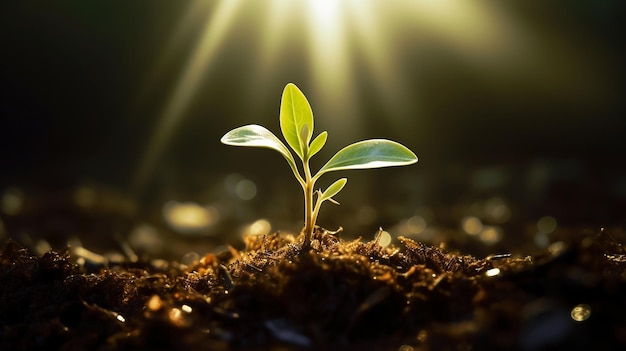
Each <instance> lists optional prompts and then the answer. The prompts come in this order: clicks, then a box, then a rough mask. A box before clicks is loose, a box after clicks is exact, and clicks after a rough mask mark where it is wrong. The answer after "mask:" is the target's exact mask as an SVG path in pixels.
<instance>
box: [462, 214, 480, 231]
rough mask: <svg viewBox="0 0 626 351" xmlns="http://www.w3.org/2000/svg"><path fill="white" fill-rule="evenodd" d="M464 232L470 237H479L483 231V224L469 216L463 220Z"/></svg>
mask: <svg viewBox="0 0 626 351" xmlns="http://www.w3.org/2000/svg"><path fill="white" fill-rule="evenodd" d="M461 227H462V228H463V231H464V232H466V233H467V234H469V235H477V234H479V233H480V232H481V231H482V230H483V224H482V222H481V221H480V219H479V218H477V217H474V216H468V217H465V218H463V219H462V220H461Z"/></svg>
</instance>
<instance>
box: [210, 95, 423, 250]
mask: <svg viewBox="0 0 626 351" xmlns="http://www.w3.org/2000/svg"><path fill="white" fill-rule="evenodd" d="M280 129H281V131H282V133H283V136H284V137H285V140H286V141H287V144H289V146H290V147H291V149H293V151H294V152H295V153H296V155H297V156H298V158H299V159H300V160H301V161H302V170H301V171H300V170H299V169H298V167H297V165H296V162H295V160H294V157H293V155H292V154H291V152H290V151H289V149H288V148H287V146H285V144H283V142H281V141H280V139H278V138H277V137H276V136H275V135H274V134H273V133H272V132H270V131H269V130H267V129H266V128H265V127H262V126H260V125H256V124H250V125H246V126H243V127H239V128H235V129H233V130H231V131H230V132H228V133H226V134H225V135H224V136H223V137H222V139H221V142H222V143H224V144H227V145H234V146H253V147H264V148H269V149H273V150H276V151H278V152H280V154H281V155H283V157H284V158H285V159H286V160H287V163H288V164H289V167H291V170H292V172H293V174H294V176H295V177H296V179H297V180H298V183H300V185H301V186H302V190H303V191H304V228H303V229H302V231H303V232H304V243H303V250H308V248H309V247H310V245H311V237H312V236H313V230H314V228H315V222H316V220H317V216H318V214H319V212H320V207H321V206H322V203H324V201H330V202H333V203H335V204H339V203H338V202H337V201H335V200H334V199H333V196H335V195H337V193H339V192H340V191H341V189H343V187H344V186H345V185H346V183H347V181H348V180H347V179H346V178H341V179H339V180H337V181H335V182H334V183H332V184H331V185H330V186H329V187H328V188H326V190H324V191H321V190H317V191H315V190H314V189H315V182H316V181H317V180H318V179H319V178H320V177H321V176H322V175H323V174H324V173H327V172H332V171H340V170H346V169H367V168H380V167H391V166H404V165H409V164H413V163H415V162H417V156H415V154H414V153H413V152H412V151H411V150H409V149H408V148H407V147H405V146H404V145H402V144H399V143H396V142H395V141H391V140H386V139H370V140H364V141H359V142H357V143H354V144H351V145H348V146H346V147H344V148H343V149H341V150H339V151H338V152H337V153H336V154H335V155H334V156H333V157H332V158H331V159H330V160H329V161H328V162H326V164H325V165H324V166H322V168H320V169H319V171H317V173H315V174H312V173H311V167H310V166H309V160H310V159H311V157H313V156H314V155H315V154H317V153H318V152H319V151H320V150H321V149H322V147H323V146H324V144H325V143H326V138H327V137H328V133H327V132H325V131H324V132H322V133H320V134H319V135H318V136H317V137H315V138H314V139H313V140H312V141H311V138H312V137H313V112H312V110H311V106H310V105H309V102H308V101H307V99H306V97H305V96H304V94H303V93H302V92H301V91H300V89H298V87H296V86H295V85H294V84H292V83H289V84H287V86H286V87H285V89H284V90H283V96H282V99H281V104H280ZM314 194H316V195H317V198H316V199H314V197H313V195H314Z"/></svg>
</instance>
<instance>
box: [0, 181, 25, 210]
mask: <svg viewBox="0 0 626 351" xmlns="http://www.w3.org/2000/svg"><path fill="white" fill-rule="evenodd" d="M23 205H24V194H23V193H22V191H21V190H20V189H17V188H8V189H6V190H5V191H4V194H2V212H4V213H5V214H8V215H10V216H13V215H16V214H18V213H20V211H21V210H22V206H23Z"/></svg>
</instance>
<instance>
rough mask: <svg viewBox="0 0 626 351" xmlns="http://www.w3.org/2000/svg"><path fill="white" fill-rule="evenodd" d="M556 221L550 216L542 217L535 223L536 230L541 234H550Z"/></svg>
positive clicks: (554, 227)
mask: <svg viewBox="0 0 626 351" xmlns="http://www.w3.org/2000/svg"><path fill="white" fill-rule="evenodd" d="M556 226H557V223H556V219H554V217H552V216H544V217H541V218H540V219H539V221H537V229H538V230H539V232H541V233H545V234H550V233H552V232H553V231H554V230H555V229H556Z"/></svg>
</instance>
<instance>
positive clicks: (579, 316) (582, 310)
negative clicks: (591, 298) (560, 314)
mask: <svg viewBox="0 0 626 351" xmlns="http://www.w3.org/2000/svg"><path fill="white" fill-rule="evenodd" d="M570 316H571V317H572V319H573V320H575V321H576V322H583V321H586V320H587V319H588V318H589V317H591V307H589V305H585V304H580V305H576V306H575V307H574V308H572V311H571V312H570Z"/></svg>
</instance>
